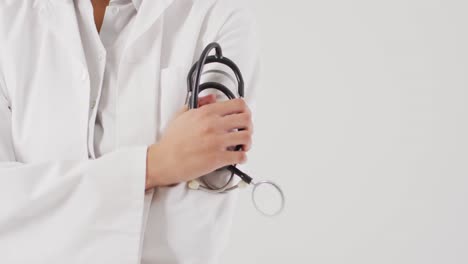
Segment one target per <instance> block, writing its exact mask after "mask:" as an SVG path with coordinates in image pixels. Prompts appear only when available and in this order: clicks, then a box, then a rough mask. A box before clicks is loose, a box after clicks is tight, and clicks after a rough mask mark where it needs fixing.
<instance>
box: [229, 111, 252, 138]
mask: <svg viewBox="0 0 468 264" xmlns="http://www.w3.org/2000/svg"><path fill="white" fill-rule="evenodd" d="M221 126H222V128H223V130H224V131H232V130H234V129H243V130H248V131H250V132H251V133H253V123H252V117H251V114H250V111H249V112H247V113H242V114H233V115H227V116H225V117H223V118H221Z"/></svg>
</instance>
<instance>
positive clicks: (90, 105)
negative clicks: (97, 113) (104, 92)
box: [89, 100, 96, 109]
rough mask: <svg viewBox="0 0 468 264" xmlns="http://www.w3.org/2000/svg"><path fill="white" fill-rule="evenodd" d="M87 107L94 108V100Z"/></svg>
mask: <svg viewBox="0 0 468 264" xmlns="http://www.w3.org/2000/svg"><path fill="white" fill-rule="evenodd" d="M89 107H90V108H91V109H94V108H95V107H96V100H92V101H91V103H90V104H89Z"/></svg>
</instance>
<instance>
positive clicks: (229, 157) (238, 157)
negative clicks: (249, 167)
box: [222, 151, 247, 165]
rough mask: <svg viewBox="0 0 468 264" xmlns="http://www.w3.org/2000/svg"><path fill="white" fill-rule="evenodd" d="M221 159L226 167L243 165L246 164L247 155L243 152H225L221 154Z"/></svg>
mask: <svg viewBox="0 0 468 264" xmlns="http://www.w3.org/2000/svg"><path fill="white" fill-rule="evenodd" d="M222 159H223V163H224V164H226V165H234V164H243V163H246V162H247V153H246V152H244V151H225V152H224V153H223V154H222Z"/></svg>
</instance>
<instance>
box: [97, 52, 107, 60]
mask: <svg viewBox="0 0 468 264" xmlns="http://www.w3.org/2000/svg"><path fill="white" fill-rule="evenodd" d="M105 59H106V54H105V53H102V54H101V55H99V57H98V60H100V61H103V60H105Z"/></svg>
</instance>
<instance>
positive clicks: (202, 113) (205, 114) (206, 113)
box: [198, 107, 211, 118]
mask: <svg viewBox="0 0 468 264" xmlns="http://www.w3.org/2000/svg"><path fill="white" fill-rule="evenodd" d="M198 113H199V116H200V117H201V118H208V117H209V116H210V115H211V111H210V109H209V108H208V107H202V108H198Z"/></svg>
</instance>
